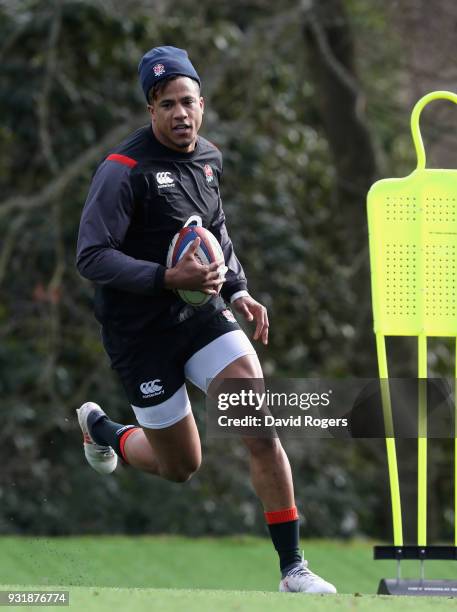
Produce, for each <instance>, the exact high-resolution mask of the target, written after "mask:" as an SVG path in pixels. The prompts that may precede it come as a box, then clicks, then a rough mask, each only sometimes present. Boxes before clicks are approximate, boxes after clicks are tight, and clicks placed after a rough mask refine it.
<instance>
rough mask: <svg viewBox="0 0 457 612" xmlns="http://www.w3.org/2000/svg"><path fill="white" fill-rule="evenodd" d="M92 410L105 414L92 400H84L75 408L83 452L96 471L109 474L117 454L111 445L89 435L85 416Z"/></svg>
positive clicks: (113, 468) (112, 470)
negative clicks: (103, 444)
mask: <svg viewBox="0 0 457 612" xmlns="http://www.w3.org/2000/svg"><path fill="white" fill-rule="evenodd" d="M94 410H96V411H97V412H99V413H100V414H103V415H104V414H105V412H104V411H103V410H102V409H101V408H100V406H99V405H98V404H95V403H94V402H86V403H85V404H83V405H82V406H81V408H77V410H76V414H77V415H78V422H79V426H80V427H81V430H82V432H83V439H84V454H85V456H86V459H87V462H88V464H89V465H90V466H91V467H92V468H94V470H95V471H96V472H98V473H99V474H111V472H114V470H115V469H116V466H117V455H116V453H115V452H114V450H113V449H112V447H111V446H102V445H100V444H97V443H96V442H95V441H94V440H93V438H92V436H91V435H90V433H89V428H88V426H87V417H88V416H89V414H90V413H91V412H93V411H94Z"/></svg>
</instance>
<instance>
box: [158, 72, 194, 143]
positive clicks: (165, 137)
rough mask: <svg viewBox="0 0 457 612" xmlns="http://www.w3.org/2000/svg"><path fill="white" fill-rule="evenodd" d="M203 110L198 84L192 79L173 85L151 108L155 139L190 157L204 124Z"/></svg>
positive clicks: (164, 91)
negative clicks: (189, 154) (188, 154)
mask: <svg viewBox="0 0 457 612" xmlns="http://www.w3.org/2000/svg"><path fill="white" fill-rule="evenodd" d="M203 108H204V102H203V98H202V97H201V96H200V89H199V87H198V83H197V82H196V81H194V80H193V79H190V78H189V77H179V78H177V79H174V80H173V81H170V82H169V83H168V84H167V85H166V87H165V89H163V90H162V91H161V92H159V94H158V96H157V98H156V99H155V100H154V101H153V103H152V104H151V105H149V106H148V110H149V112H150V113H151V117H152V130H153V132H154V135H155V137H156V138H157V140H158V141H159V142H161V143H162V144H163V145H165V146H166V147H168V148H170V149H173V150H175V151H183V152H185V153H190V152H191V151H193V150H194V148H195V142H196V140H197V134H198V130H199V129H200V126H201V124H202V115H203Z"/></svg>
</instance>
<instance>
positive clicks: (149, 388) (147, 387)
mask: <svg viewBox="0 0 457 612" xmlns="http://www.w3.org/2000/svg"><path fill="white" fill-rule="evenodd" d="M140 391H141V393H142V394H143V397H155V396H156V395H161V394H162V393H164V389H163V385H162V381H161V380H159V379H158V378H156V380H148V381H147V382H143V383H141V385H140Z"/></svg>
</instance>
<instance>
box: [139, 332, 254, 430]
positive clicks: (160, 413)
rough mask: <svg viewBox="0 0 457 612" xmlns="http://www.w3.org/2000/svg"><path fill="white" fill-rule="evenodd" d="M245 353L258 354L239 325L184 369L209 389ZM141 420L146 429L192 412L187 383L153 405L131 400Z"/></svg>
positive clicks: (189, 377)
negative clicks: (218, 376) (216, 378)
mask: <svg viewBox="0 0 457 612" xmlns="http://www.w3.org/2000/svg"><path fill="white" fill-rule="evenodd" d="M244 355H257V354H256V352H255V349H254V347H253V346H252V344H251V342H250V340H249V339H248V337H247V336H246V334H245V333H244V332H243V331H241V330H240V329H237V330H234V331H230V332H228V333H226V334H223V335H222V336H219V337H218V338H216V339H215V340H213V341H212V342H210V343H209V344H207V345H206V346H204V347H203V348H201V349H200V350H199V351H197V352H196V353H194V354H193V355H192V357H190V359H188V360H187V361H186V363H185V366H184V373H185V377H186V379H187V380H189V381H190V382H191V383H192V384H194V385H195V386H196V387H198V388H199V389H201V390H202V391H204V392H205V393H206V392H207V391H208V385H209V383H210V381H211V380H212V379H213V378H215V377H216V376H217V375H218V374H219V373H220V372H222V370H223V369H224V368H226V367H227V366H228V365H229V364H231V363H232V362H233V361H235V360H236V359H238V358H239V357H243V356H244ZM132 408H133V411H134V413H135V416H136V418H137V421H138V423H139V424H140V425H141V426H142V427H145V428H147V429H164V428H165V427H171V426H172V425H175V423H178V421H181V420H182V419H183V418H184V417H186V416H187V415H188V414H189V413H190V412H191V406H190V401H189V397H188V395H187V389H186V385H185V384H183V385H182V386H181V387H180V388H179V389H178V390H177V391H176V392H175V393H174V395H172V396H171V397H170V398H168V399H167V400H165V401H164V402H162V403H158V404H157V403H156V404H155V405H154V406H146V407H139V406H134V405H133V404H132Z"/></svg>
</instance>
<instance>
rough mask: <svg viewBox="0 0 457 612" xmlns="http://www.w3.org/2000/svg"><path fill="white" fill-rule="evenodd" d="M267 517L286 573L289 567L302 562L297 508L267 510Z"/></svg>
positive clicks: (282, 567) (280, 561)
mask: <svg viewBox="0 0 457 612" xmlns="http://www.w3.org/2000/svg"><path fill="white" fill-rule="evenodd" d="M265 518H266V520H267V523H268V530H269V532H270V536H271V540H272V542H273V545H274V547H275V549H276V551H277V553H278V555H279V566H280V568H281V573H282V574H283V575H284V574H285V573H287V571H288V570H289V569H291V568H292V567H294V566H296V565H298V564H299V563H301V560H302V558H301V555H300V540H299V537H300V534H299V530H300V524H299V520H298V513H297V509H296V508H295V507H293V508H288V509H286V510H279V511H277V512H265ZM284 519H286V520H284ZM291 519H292V520H291Z"/></svg>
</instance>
